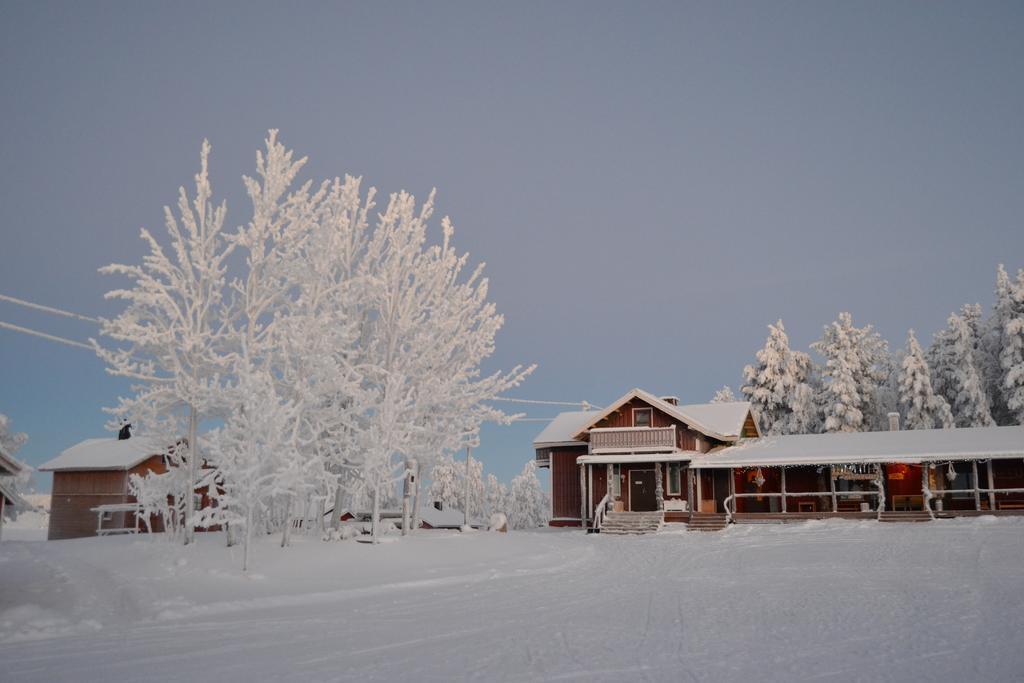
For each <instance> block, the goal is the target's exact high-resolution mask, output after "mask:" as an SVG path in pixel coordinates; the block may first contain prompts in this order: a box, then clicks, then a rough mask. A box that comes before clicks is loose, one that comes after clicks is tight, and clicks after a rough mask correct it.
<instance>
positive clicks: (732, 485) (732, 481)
mask: <svg viewBox="0 0 1024 683" xmlns="http://www.w3.org/2000/svg"><path fill="white" fill-rule="evenodd" d="M729 495H730V496H732V511H733V512H736V470H735V468H732V467H730V468H729ZM726 512H729V510H728V509H726Z"/></svg>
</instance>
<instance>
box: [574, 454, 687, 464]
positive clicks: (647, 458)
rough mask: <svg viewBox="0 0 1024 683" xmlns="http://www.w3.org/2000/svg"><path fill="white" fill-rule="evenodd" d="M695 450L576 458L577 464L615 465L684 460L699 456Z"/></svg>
mask: <svg viewBox="0 0 1024 683" xmlns="http://www.w3.org/2000/svg"><path fill="white" fill-rule="evenodd" d="M699 455H700V453H699V452H697V451H672V452H670V453H619V454H616V455H589V454H587V455H581V456H580V457H578V458H576V463H577V464H579V465H616V464H620V463H621V464H624V463H634V462H686V461H688V460H692V459H693V458H696V457H697V456H699Z"/></svg>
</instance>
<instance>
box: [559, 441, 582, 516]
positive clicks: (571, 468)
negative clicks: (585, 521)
mask: <svg viewBox="0 0 1024 683" xmlns="http://www.w3.org/2000/svg"><path fill="white" fill-rule="evenodd" d="M586 452H587V447H586V445H585V444H584V445H580V446H577V447H566V448H553V449H551V503H552V508H553V513H554V514H553V517H554V518H556V519H557V518H568V519H579V517H580V508H581V506H582V500H583V499H582V498H581V497H580V470H579V465H577V464H576V458H578V457H579V456H581V455H584V454H585V453H586Z"/></svg>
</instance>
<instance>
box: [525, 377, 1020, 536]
mask: <svg viewBox="0 0 1024 683" xmlns="http://www.w3.org/2000/svg"><path fill="white" fill-rule="evenodd" d="M894 417H895V418H896V420H895V421H894V422H895V424H893V427H894V428H893V429H891V430H890V431H885V432H857V433H842V434H809V435H796V436H770V437H762V436H761V434H760V432H759V429H758V425H757V423H756V420H755V419H754V416H753V414H752V413H751V410H750V405H749V404H748V403H745V402H734V403H716V404H699V405H678V401H677V400H675V399H674V398H672V397H658V396H655V395H653V394H650V393H648V392H645V391H643V390H641V389H634V390H632V391H630V392H628V393H626V394H625V395H624V396H622V397H621V398H620V399H618V400H617V401H615V402H613V403H612V404H611V406H609V407H608V408H606V409H604V410H594V411H584V412H572V413H562V414H561V415H559V416H558V417H557V418H555V419H554V420H553V421H552V422H551V423H550V424H549V425H548V426H547V428H545V429H544V430H543V431H542V432H541V433H540V434H539V435H538V436H537V438H536V439H535V441H534V444H533V445H534V449H535V457H536V459H537V463H538V465H539V466H541V467H548V468H550V470H551V494H552V495H551V498H552V509H551V519H550V524H551V525H552V526H586V527H588V528H589V529H591V530H595V531H596V530H604V531H619V532H642V531H647V530H654V529H657V528H658V527H660V526H661V524H663V523H665V522H687V523H688V524H689V525H690V526H691V527H692V528H698V529H719V528H723V527H724V526H725V525H726V524H729V523H733V522H753V521H758V522H764V521H790V520H798V519H809V518H825V517H831V516H838V517H865V518H877V519H880V520H883V521H898V520H901V519H903V520H908V521H911V520H913V521H917V520H923V521H926V520H929V519H933V518H935V517H936V516H956V515H970V514H1018V513H1021V512H1024V427H989V428H974V429H952V430H942V429H934V430H913V431H899V429H898V416H895V415H894Z"/></svg>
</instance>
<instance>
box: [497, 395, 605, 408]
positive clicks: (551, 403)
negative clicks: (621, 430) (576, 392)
mask: <svg viewBox="0 0 1024 683" xmlns="http://www.w3.org/2000/svg"><path fill="white" fill-rule="evenodd" d="M491 400H492V401H507V402H509V403H531V404H534V405H543V406H574V407H579V406H583V407H584V409H587V410H599V409H600V408H598V406H595V405H594V404H593V403H590V402H589V401H575V402H569V401H538V400H535V399H530V398H510V397H507V396H495V397H494V398H492V399H491Z"/></svg>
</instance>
